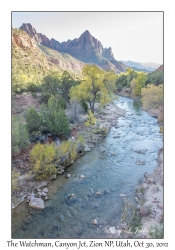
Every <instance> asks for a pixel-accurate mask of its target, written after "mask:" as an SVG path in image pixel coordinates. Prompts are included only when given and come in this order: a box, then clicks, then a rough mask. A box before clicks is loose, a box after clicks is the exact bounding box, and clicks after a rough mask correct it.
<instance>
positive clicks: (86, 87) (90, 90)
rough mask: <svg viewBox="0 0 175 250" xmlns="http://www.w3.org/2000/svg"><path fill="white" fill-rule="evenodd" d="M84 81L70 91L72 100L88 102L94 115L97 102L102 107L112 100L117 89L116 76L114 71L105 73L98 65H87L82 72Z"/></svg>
mask: <svg viewBox="0 0 175 250" xmlns="http://www.w3.org/2000/svg"><path fill="white" fill-rule="evenodd" d="M82 74H83V77H84V79H83V81H82V82H81V84H80V85H76V86H74V87H72V88H71V89H70V97H71V99H72V100H73V99H77V100H78V101H82V100H84V101H87V102H88V103H89V105H90V109H91V111H92V112H93V113H94V105H95V101H96V100H97V99H98V101H100V103H101V105H105V104H107V103H108V102H109V101H110V100H111V99H112V93H113V91H114V89H115V81H116V74H115V73H114V72H112V71H103V70H101V69H100V68H98V67H97V66H96V65H89V64H88V65H85V66H84V67H83V70H82Z"/></svg>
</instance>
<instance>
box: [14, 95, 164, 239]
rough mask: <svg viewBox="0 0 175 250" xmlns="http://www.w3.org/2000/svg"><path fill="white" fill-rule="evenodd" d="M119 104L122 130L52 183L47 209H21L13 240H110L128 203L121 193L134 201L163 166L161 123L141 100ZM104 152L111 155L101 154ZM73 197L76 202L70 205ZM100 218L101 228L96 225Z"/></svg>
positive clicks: (114, 130)
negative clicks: (110, 231) (140, 188)
mask: <svg viewBox="0 0 175 250" xmlns="http://www.w3.org/2000/svg"><path fill="white" fill-rule="evenodd" d="M116 104H117V106H118V107H120V108H122V109H125V110H126V116H125V117H121V118H119V119H118V124H117V128H114V127H113V128H112V129H111V131H110V133H109V134H108V136H107V137H106V138H105V139H104V140H103V141H102V142H100V143H99V144H97V145H96V147H95V148H94V149H93V150H92V151H90V152H88V153H86V154H85V155H84V156H83V157H81V158H79V159H78V160H77V162H76V163H75V164H74V165H72V166H71V167H69V168H67V169H66V172H65V173H64V174H63V175H62V176H59V178H58V179H57V180H55V181H53V182H52V183H50V184H49V198H50V199H49V200H48V201H45V209H44V210H33V209H31V208H29V207H28V204H27V203H23V204H22V205H20V206H19V207H18V208H17V209H16V210H15V212H14V213H13V216H12V238H24V239H27V238H35V239H37V238H108V237H109V234H108V233H106V232H105V230H103V228H107V227H112V226H115V227H116V226H117V225H118V224H119V223H120V220H121V215H122V211H123V204H124V199H123V197H121V196H120V194H125V195H127V196H129V197H131V198H132V197H134V189H135V187H136V186H137V185H139V183H140V182H141V181H142V179H143V175H144V173H145V172H148V173H151V172H152V171H153V169H154V168H155V167H156V166H157V161H156V159H157V152H158V149H159V148H160V147H162V144H163V142H162V136H161V134H160V133H159V125H158V123H157V119H155V118H153V117H151V116H149V115H148V114H147V113H146V112H145V111H143V110H142V109H141V104H140V102H139V101H137V100H132V99H129V98H125V97H119V100H118V101H116ZM101 147H103V148H105V149H106V151H105V152H101V150H100V148H101ZM138 150H141V152H142V153H138V152H136V151H138ZM136 162H137V163H138V162H141V163H143V164H144V165H138V164H136ZM68 173H70V174H71V177H70V179H67V178H66V175H67V174H68ZM80 175H84V178H80ZM69 194H74V195H75V197H76V199H75V200H73V201H72V202H68V200H67V199H66V197H68V196H69ZM94 219H96V220H97V223H98V225H94V224H93V223H92V221H93V220H94ZM99 228H100V230H99Z"/></svg>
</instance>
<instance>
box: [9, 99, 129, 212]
mask: <svg viewBox="0 0 175 250" xmlns="http://www.w3.org/2000/svg"><path fill="white" fill-rule="evenodd" d="M95 110H96V112H95V117H96V118H97V122H96V124H97V125H96V126H94V128H93V129H94V131H95V132H94V133H93V137H92V134H91V130H90V128H88V127H85V126H84V121H85V120H86V119H87V115H84V116H83V115H82V117H81V119H80V120H81V121H80V123H78V124H74V125H72V131H71V137H70V140H73V141H74V140H76V139H77V137H78V134H82V135H83V136H84V138H85V144H84V147H83V148H82V151H81V154H78V157H80V156H81V155H83V154H84V153H85V152H88V151H90V150H91V149H92V148H93V147H94V146H95V145H96V143H97V142H98V141H100V140H102V139H103V138H104V137H105V136H106V135H107V134H108V132H109V131H110V129H111V127H112V126H117V118H118V117H120V116H124V115H125V113H126V111H125V110H123V109H120V108H118V107H117V106H116V105H114V104H112V103H111V104H109V105H107V106H106V107H105V108H103V109H101V108H100V105H99V104H96V107H95ZM29 153H30V149H29V150H26V151H25V152H22V153H21V154H20V155H19V156H18V157H16V158H15V159H13V160H12V166H13V168H15V169H16V170H17V172H18V174H19V177H18V179H17V181H16V182H17V184H18V188H17V190H16V192H14V194H13V195H12V209H13V210H15V208H16V207H17V206H18V205H19V204H21V203H23V202H25V201H26V202H28V203H29V206H30V207H32V208H36V209H44V200H47V199H49V197H48V191H49V190H48V184H49V183H50V182H51V181H54V180H55V179H57V178H59V175H62V174H63V173H64V172H65V168H66V167H68V166H65V164H62V165H60V166H59V168H58V171H57V174H55V175H53V176H51V177H50V178H49V179H48V180H46V181H44V182H39V181H36V180H35V176H34V174H33V172H32V166H31V165H30V161H29ZM73 163H74V162H73V161H72V162H71V164H73ZM69 166H70V164H69ZM68 178H69V177H68Z"/></svg>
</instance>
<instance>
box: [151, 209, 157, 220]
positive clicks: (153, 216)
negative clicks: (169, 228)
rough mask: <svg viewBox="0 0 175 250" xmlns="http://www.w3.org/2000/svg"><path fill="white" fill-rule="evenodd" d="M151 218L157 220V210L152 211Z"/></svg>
mask: <svg viewBox="0 0 175 250" xmlns="http://www.w3.org/2000/svg"><path fill="white" fill-rule="evenodd" d="M150 218H151V219H155V218H156V211H155V210H153V211H151V213H150Z"/></svg>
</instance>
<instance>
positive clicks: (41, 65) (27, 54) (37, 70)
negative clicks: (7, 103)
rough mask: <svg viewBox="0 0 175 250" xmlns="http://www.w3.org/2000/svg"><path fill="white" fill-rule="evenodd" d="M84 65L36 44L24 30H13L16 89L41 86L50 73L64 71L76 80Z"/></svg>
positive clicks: (13, 80)
mask: <svg viewBox="0 0 175 250" xmlns="http://www.w3.org/2000/svg"><path fill="white" fill-rule="evenodd" d="M83 65H84V63H83V62H80V61H79V60H77V59H75V58H73V57H72V56H70V55H68V54H65V53H63V54H62V53H59V52H57V51H55V50H52V49H50V48H47V47H45V46H43V45H39V44H37V43H36V41H35V40H34V39H32V38H31V37H30V36H29V35H28V34H27V33H26V32H24V31H23V30H21V29H20V30H18V29H12V84H13V87H14V88H15V89H17V88H19V85H20V86H22V85H23V88H25V87H26V85H28V84H32V83H34V84H36V85H39V84H40V83H41V80H42V78H43V77H44V76H45V75H47V74H48V73H49V72H52V71H57V72H60V74H61V73H62V72H63V71H64V70H68V71H69V72H71V73H72V74H73V75H74V77H75V78H76V77H77V76H76V75H77V74H80V72H81V70H82V67H83Z"/></svg>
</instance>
